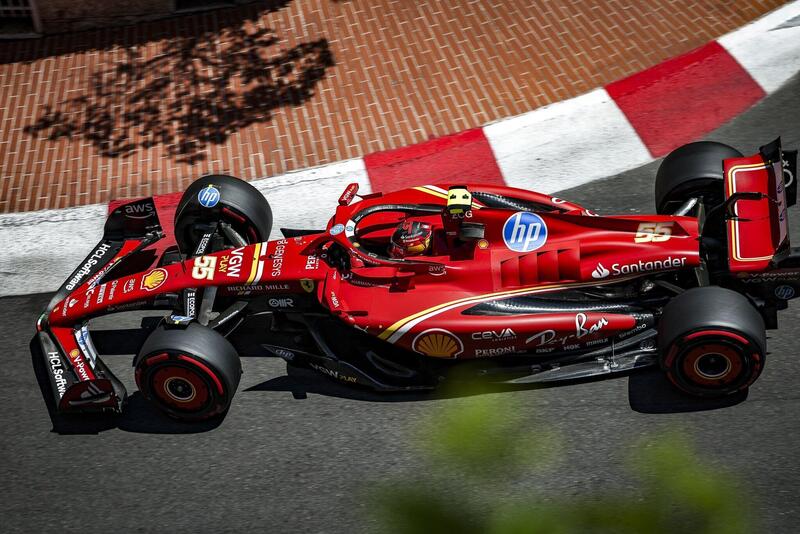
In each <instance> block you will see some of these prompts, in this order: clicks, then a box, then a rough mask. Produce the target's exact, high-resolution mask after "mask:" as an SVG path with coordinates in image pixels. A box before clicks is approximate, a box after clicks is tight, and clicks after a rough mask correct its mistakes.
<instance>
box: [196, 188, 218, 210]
mask: <svg viewBox="0 0 800 534" xmlns="http://www.w3.org/2000/svg"><path fill="white" fill-rule="evenodd" d="M219 197H220V194H219V189H217V188H216V187H214V186H213V185H211V184H209V185H208V187H206V188H204V189H201V190H200V192H199V193H197V200H198V201H199V202H200V205H201V206H203V207H204V208H213V207H214V206H216V205H217V204H218V203H219Z"/></svg>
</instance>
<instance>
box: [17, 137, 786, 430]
mask: <svg viewBox="0 0 800 534" xmlns="http://www.w3.org/2000/svg"><path fill="white" fill-rule="evenodd" d="M796 160H797V152H796V151H793V152H788V151H782V150H781V146H780V140H779V139H778V140H776V141H774V142H772V143H770V144H768V145H766V146H764V147H761V149H760V150H759V153H758V154H755V155H753V156H750V157H744V156H743V155H742V154H741V153H739V152H738V151H737V150H735V149H734V148H731V147H730V146H727V145H724V144H720V143H714V142H699V143H692V144H689V145H685V146H683V147H681V148H678V149H677V150H675V151H674V152H672V153H671V154H670V155H668V156H667V157H666V158H665V159H664V161H663V162H662V164H661V166H660V167H659V170H658V173H657V176H656V180H655V203H656V213H657V214H656V215H618V216H597V215H595V214H594V213H592V212H591V211H589V210H587V209H585V208H584V207H582V206H579V205H577V204H575V203H572V202H569V201H567V200H562V199H559V198H554V197H551V196H548V195H544V194H540V193H535V192H531V191H525V190H521V189H515V188H510V187H500V186H494V185H492V186H490V185H480V184H472V185H437V186H433V185H428V186H420V187H411V188H408V189H403V190H400V191H395V192H391V193H370V194H364V195H359V194H358V185H357V184H351V185H349V186H347V188H346V189H345V190H344V192H343V194H342V195H341V198H340V199H339V202H338V206H336V209H335V212H334V213H333V216H332V217H331V219H330V220H329V222H328V223H327V226H326V227H325V228H319V229H281V232H282V235H283V237H282V238H281V239H275V240H271V241H270V240H268V238H269V236H270V232H271V229H272V214H271V210H270V206H269V204H268V203H267V201H266V200H265V198H264V197H263V195H262V194H261V193H259V192H258V190H256V189H255V188H254V187H253V186H251V185H250V184H248V183H246V182H244V181H241V180H238V179H236V178H233V177H230V176H205V177H203V178H200V179H199V180H197V181H196V182H194V183H193V184H192V185H191V186H190V187H189V188H188V189H187V190H186V192H185V193H184V195H183V197H182V199H181V201H180V203H179V205H178V207H177V211H176V213H175V219H174V227H173V232H172V233H173V235H174V245H171V246H168V247H162V251H161V252H160V253H159V254H154V253H153V250H154V248H155V247H154V244H155V243H156V242H157V241H158V240H160V239H162V237H164V233H163V231H162V227H161V225H160V223H159V218H158V213H157V210H156V208H155V204H154V202H153V200H152V199H143V200H137V201H134V202H131V203H128V204H125V205H123V206H120V207H119V208H117V209H115V210H114V211H113V212H112V213H111V214H110V215H109V218H108V220H107V222H106V224H105V228H104V236H103V239H102V241H101V242H100V243H99V244H98V245H97V246H96V247H95V248H94V250H93V251H92V252H91V253H90V254H89V255H88V256H87V258H86V259H85V261H84V262H83V263H82V264H81V265H79V266H78V268H77V269H76V270H75V271H74V272H73V273H72V275H70V276H69V278H68V279H67V280H66V281H65V282H64V284H63V285H62V286H61V288H60V289H59V291H58V292H57V293H56V295H55V296H54V297H53V299H52V301H51V302H50V304H49V305H48V307H47V309H46V310H45V311H44V313H43V314H42V315H41V317H40V318H39V320H38V324H37V330H38V332H37V334H36V341H37V342H33V343H32V344H31V346H32V349H33V350H34V356H35V357H38V358H39V363H40V365H41V366H43V367H44V368H45V369H46V371H47V375H48V378H49V389H51V390H52V395H53V399H54V401H55V402H54V405H55V407H56V410H57V412H58V413H68V412H81V411H110V412H117V413H118V412H120V411H121V410H122V408H123V405H124V402H125V399H126V391H125V388H124V387H123V385H122V383H121V382H120V381H119V380H118V379H117V378H116V377H115V376H114V375H113V374H112V373H111V372H110V370H109V368H108V367H107V366H106V365H105V364H104V363H103V361H102V360H101V359H100V357H99V355H98V351H97V349H96V348H95V345H94V344H93V342H92V338H91V334H90V330H89V323H90V320H91V319H93V318H96V317H98V316H100V315H105V314H110V313H116V312H123V311H129V310H142V309H163V310H168V311H167V312H166V313H165V316H164V317H163V319H160V320H159V321H158V323H157V324H156V325H154V326H150V327H149V333H148V334H147V337H146V340H145V341H144V342H143V344H142V346H141V348H140V349H139V351H138V354H137V355H136V356H135V358H134V361H133V366H134V367H135V379H136V384H137V385H138V388H139V390H140V391H141V393H142V394H143V396H144V397H145V398H146V399H148V400H149V401H150V402H152V403H154V404H155V405H157V406H158V407H159V408H160V409H161V410H163V411H164V412H166V413H167V414H168V415H170V416H172V417H174V418H178V419H181V420H186V421H196V420H201V419H207V418H210V417H215V416H219V415H221V414H224V413H225V412H226V411H227V409H228V408H229V406H230V404H231V399H232V397H233V395H234V393H235V391H236V388H237V386H238V384H239V379H240V375H241V372H242V371H241V369H242V368H241V364H240V360H239V355H238V354H237V350H236V348H235V344H236V340H237V336H239V335H241V332H242V331H243V329H246V327H247V325H248V324H253V321H257V320H258V321H261V323H260V324H261V325H262V326H261V327H259V329H258V336H259V337H260V339H259V344H258V346H259V350H261V351H263V353H264V355H271V356H274V357H279V358H283V359H284V360H286V361H287V362H288V364H289V365H292V366H301V367H308V368H311V369H314V370H316V371H318V372H320V373H322V374H324V375H327V376H328V377H329V378H331V379H333V380H336V381H339V382H342V383H345V384H350V385H352V386H354V387H364V388H371V389H373V390H378V391H402V390H418V389H430V388H435V387H436V386H437V385H438V384H439V383H440V382H441V381H442V380H443V379H444V378H445V377H446V376H447V375H448V373H449V372H450V371H451V370H453V369H454V368H455V367H458V366H462V367H463V368H465V369H467V370H468V371H469V372H470V373H474V374H475V375H476V376H479V377H481V378H482V379H485V380H487V381H493V382H501V383H512V384H524V383H533V382H545V381H554V380H565V379H573V378H585V377H589V376H594V375H604V374H614V373H619V372H624V371H631V370H634V369H638V368H642V367H646V366H650V365H660V366H661V368H662V369H663V371H664V372H665V373H666V375H667V376H668V378H669V380H670V381H671V382H672V383H674V385H675V386H676V387H677V388H679V389H680V390H682V391H684V392H685V393H688V394H691V395H697V396H711V397H713V396H724V395H729V394H732V393H736V392H740V391H742V390H744V389H745V388H748V387H749V386H750V385H752V384H753V382H754V381H755V380H756V378H758V376H759V374H760V373H761V371H762V369H763V368H764V363H765V357H766V354H767V347H766V334H765V330H766V329H774V328H777V326H778V320H777V312H778V310H781V309H784V308H786V307H787V301H788V300H790V299H792V298H794V297H795V296H796V295H797V292H798V290H800V252H799V251H798V250H796V249H791V248H790V246H789V235H788V230H787V206H789V205H791V204H794V202H795V198H796V183H795V182H794V176H795V175H796V171H797V161H796ZM250 331H252V329H250ZM39 349H41V350H39ZM36 353H38V355H37V354H36Z"/></svg>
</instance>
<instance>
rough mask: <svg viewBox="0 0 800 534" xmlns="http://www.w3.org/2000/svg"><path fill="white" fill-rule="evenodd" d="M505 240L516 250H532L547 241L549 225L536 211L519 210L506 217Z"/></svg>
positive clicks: (508, 245)
mask: <svg viewBox="0 0 800 534" xmlns="http://www.w3.org/2000/svg"><path fill="white" fill-rule="evenodd" d="M503 241H504V242H505V244H506V246H507V247H508V248H510V249H511V250H513V251H515V252H531V251H533V250H536V249H537V248H541V247H542V246H543V245H544V244H545V243H546V242H547V225H546V224H545V223H544V219H542V218H541V217H539V216H538V215H537V214H535V213H531V212H528V211H518V212H517V213H515V214H514V215H512V216H511V217H509V218H508V219H506V222H505V224H504V225H503Z"/></svg>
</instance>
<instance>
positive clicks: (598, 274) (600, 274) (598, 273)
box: [592, 263, 611, 280]
mask: <svg viewBox="0 0 800 534" xmlns="http://www.w3.org/2000/svg"><path fill="white" fill-rule="evenodd" d="M609 274H611V272H610V271H609V270H608V269H606V268H605V267H603V264H602V263H598V264H597V267H595V269H594V271H592V278H595V279H598V280H599V279H601V278H605V277H606V276H608V275H609Z"/></svg>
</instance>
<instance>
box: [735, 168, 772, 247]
mask: <svg viewBox="0 0 800 534" xmlns="http://www.w3.org/2000/svg"><path fill="white" fill-rule="evenodd" d="M766 168H767V165H766V164H764V163H749V164H747V165H735V166H733V167H731V168H730V169H728V189H729V191H730V195H728V197H729V198H730V197H731V196H733V194H734V193H736V176H735V175H736V173H737V172H739V171H754V170H762V169H766ZM728 228H729V231H730V234H731V244H732V245H733V247H731V248H732V250H731V254H732V255H733V259H734V260H736V261H744V262H747V261H764V260H771V259H772V258H773V257H774V256H775V255H774V254H770V255H769V256H761V257H757V258H745V257H742V256H741V251H740V247H739V221H738V220H736V219H731V220H730V221H728Z"/></svg>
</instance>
